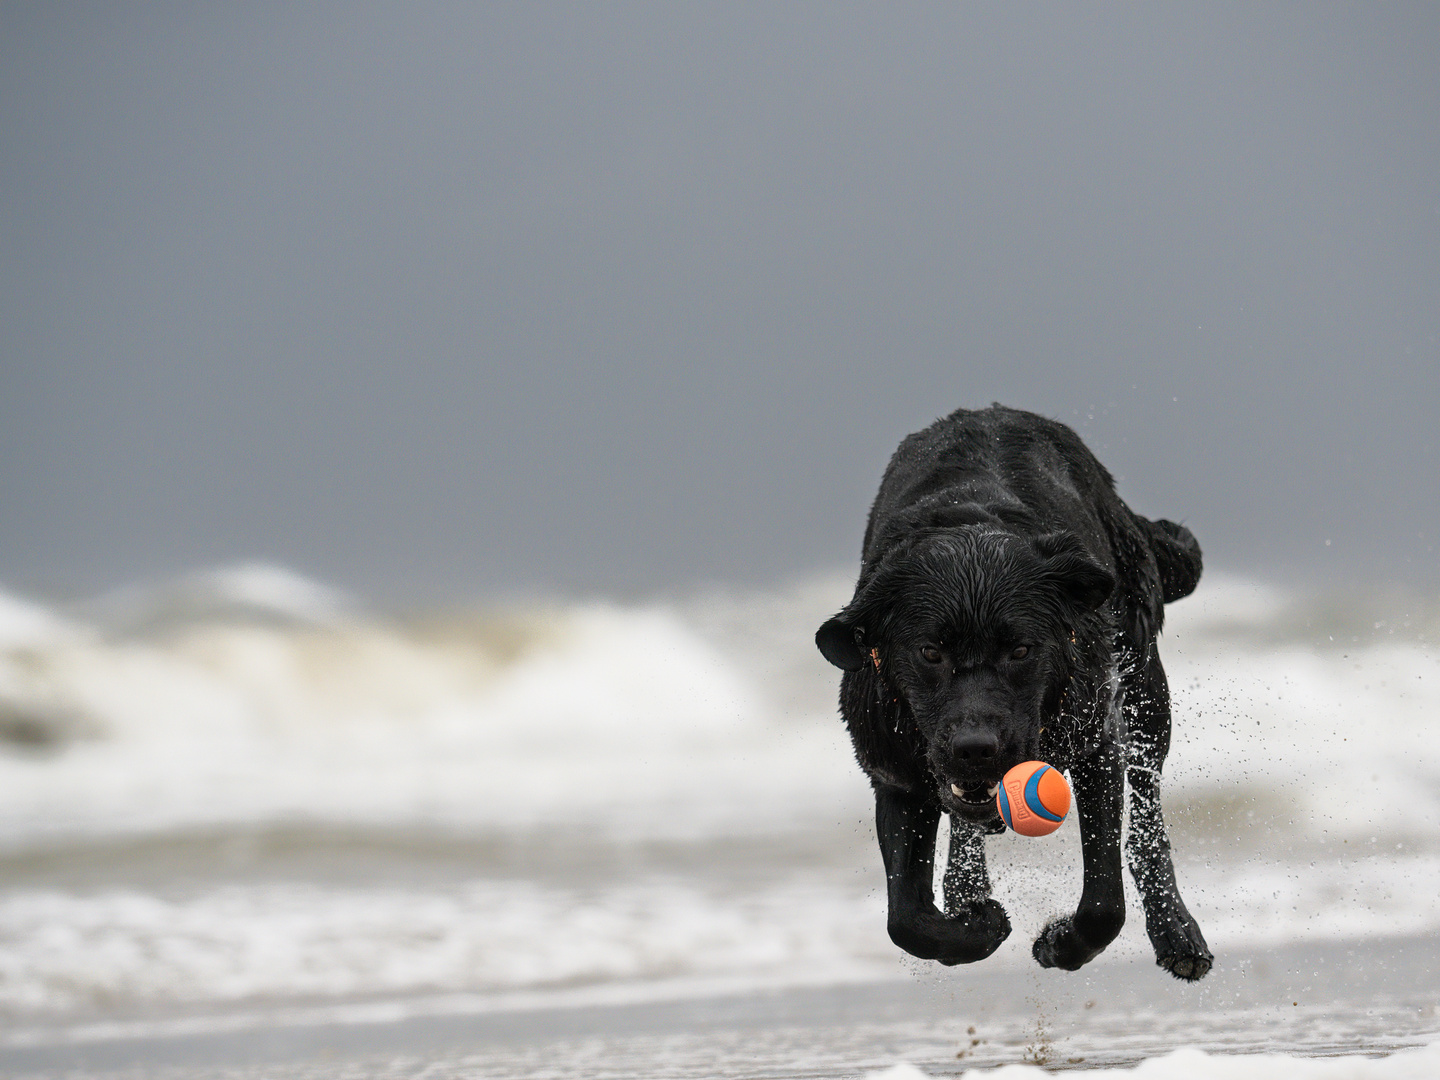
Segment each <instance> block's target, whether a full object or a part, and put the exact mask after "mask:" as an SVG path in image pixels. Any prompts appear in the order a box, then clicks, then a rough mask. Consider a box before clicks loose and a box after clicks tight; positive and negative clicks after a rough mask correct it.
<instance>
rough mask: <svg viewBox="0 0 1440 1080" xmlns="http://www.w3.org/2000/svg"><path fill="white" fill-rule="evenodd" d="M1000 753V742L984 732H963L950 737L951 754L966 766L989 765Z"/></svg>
mask: <svg viewBox="0 0 1440 1080" xmlns="http://www.w3.org/2000/svg"><path fill="white" fill-rule="evenodd" d="M999 752H1000V740H999V739H997V738H996V737H995V736H994V735H991V734H989V733H988V732H984V731H962V732H960V733H958V734H956V735H952V736H951V737H950V753H951V755H952V756H953V757H954V758H955V760H956V761H960V762H963V763H964V764H966V765H980V766H983V765H989V764H991V763H992V762H993V761H994V760H995V755H996V754H998V753H999Z"/></svg>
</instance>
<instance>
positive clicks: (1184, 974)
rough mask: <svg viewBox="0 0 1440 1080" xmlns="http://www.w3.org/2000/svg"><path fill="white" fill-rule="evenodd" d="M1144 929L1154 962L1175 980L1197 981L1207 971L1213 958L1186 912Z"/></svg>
mask: <svg viewBox="0 0 1440 1080" xmlns="http://www.w3.org/2000/svg"><path fill="white" fill-rule="evenodd" d="M1146 930H1147V931H1148V932H1149V935H1150V944H1151V945H1153V946H1154V947H1155V963H1157V964H1159V965H1160V966H1161V967H1162V968H1164V969H1165V970H1166V971H1168V972H1170V974H1171V975H1174V976H1175V977H1176V978H1177V979H1183V980H1185V981H1186V982H1196V981H1197V980H1199V979H1203V978H1204V977H1205V976H1206V975H1207V974H1209V972H1210V968H1211V966H1212V965H1213V964H1214V963H1215V957H1214V956H1213V955H1212V954H1211V952H1210V947H1209V946H1208V945H1206V944H1205V935H1204V934H1202V933H1201V932H1200V927H1199V925H1198V924H1197V923H1196V922H1195V920H1194V919H1193V918H1192V917H1191V916H1190V913H1189V912H1187V911H1179V912H1172V913H1171V914H1170V915H1169V916H1168V917H1166V918H1164V919H1163V920H1155V921H1154V922H1152V923H1151V924H1150V925H1149V926H1147V927H1146Z"/></svg>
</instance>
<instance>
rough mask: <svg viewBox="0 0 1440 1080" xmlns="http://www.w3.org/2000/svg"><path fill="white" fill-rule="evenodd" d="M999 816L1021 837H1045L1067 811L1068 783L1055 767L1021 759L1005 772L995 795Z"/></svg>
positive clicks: (1068, 803)
mask: <svg viewBox="0 0 1440 1080" xmlns="http://www.w3.org/2000/svg"><path fill="white" fill-rule="evenodd" d="M995 804H996V805H997V806H998V807H999V808H1000V817H1001V818H1002V819H1004V821H1005V824H1006V825H1008V826H1010V828H1012V829H1014V830H1015V831H1016V832H1017V833H1019V834H1020V835H1021V836H1045V835H1046V834H1047V833H1052V832H1054V831H1055V830H1056V829H1058V828H1059V827H1060V823H1061V822H1062V821H1064V820H1065V815H1066V814H1068V813H1069V812H1070V785H1069V784H1067V783H1066V782H1065V776H1064V774H1063V773H1061V772H1060V770H1059V769H1053V768H1051V767H1050V766H1049V765H1046V764H1045V762H1043V761H1024V762H1021V763H1020V764H1019V765H1016V766H1015V767H1014V768H1013V769H1011V770H1010V771H1009V772H1007V773H1006V774H1005V779H1003V780H1001V781H1000V790H999V791H998V792H997V793H996V795H995Z"/></svg>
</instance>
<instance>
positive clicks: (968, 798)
mask: <svg viewBox="0 0 1440 1080" xmlns="http://www.w3.org/2000/svg"><path fill="white" fill-rule="evenodd" d="M999 790H1000V784H999V783H998V782H992V781H989V780H975V781H971V782H967V783H965V784H959V783H956V782H954V781H953V780H952V781H951V783H950V794H951V795H954V796H955V798H957V799H958V800H960V802H962V803H964V804H965V805H966V806H984V805H986V804H987V803H992V802H994V801H995V795H996V793H997V792H999Z"/></svg>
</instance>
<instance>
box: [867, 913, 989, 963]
mask: <svg viewBox="0 0 1440 1080" xmlns="http://www.w3.org/2000/svg"><path fill="white" fill-rule="evenodd" d="M889 929H890V940H891V941H893V942H895V944H896V945H899V946H900V948H902V949H904V950H905V951H906V952H908V953H909V954H910V955H911V956H918V957H919V958H920V959H922V960H936V961H939V962H940V963H942V964H945V965H947V966H950V965H953V964H973V963H974V962H975V961H976V960H984V959H985V957H987V956H989V955H990V954H991V953H993V952H994V951H995V950H996V949H998V948H999V947H1000V943H1001V942H1003V941H1004V940H1005V939H1006V938H1007V937H1009V936H1010V917H1009V916H1008V915H1006V914H1005V909H1004V908H1003V907H1001V906H1000V904H999V902H998V901H995V900H978V901H975V902H972V903H969V904H966V905H965V906H964V907H962V908H960V909H959V910H957V911H956V912H954V913H953V914H950V915H942V914H940V912H938V911H936V910H935V908H933V907H931V908H930V909H929V910H928V911H926V910H918V911H916V910H912V911H909V912H906V913H904V914H902V915H900V916H898V917H896V916H894V915H893V914H892V917H891V919H890V926H889Z"/></svg>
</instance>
